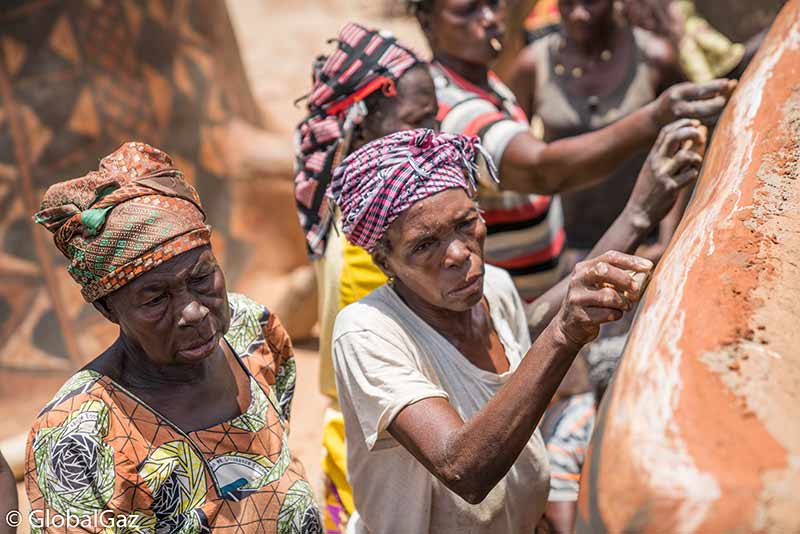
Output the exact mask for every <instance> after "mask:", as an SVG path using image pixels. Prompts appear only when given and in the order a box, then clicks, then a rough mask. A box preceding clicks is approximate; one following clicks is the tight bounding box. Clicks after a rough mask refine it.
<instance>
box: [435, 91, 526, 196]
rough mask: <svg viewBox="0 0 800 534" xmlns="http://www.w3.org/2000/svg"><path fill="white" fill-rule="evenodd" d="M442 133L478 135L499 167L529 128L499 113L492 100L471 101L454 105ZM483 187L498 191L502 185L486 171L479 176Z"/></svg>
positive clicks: (444, 121)
mask: <svg viewBox="0 0 800 534" xmlns="http://www.w3.org/2000/svg"><path fill="white" fill-rule="evenodd" d="M441 130H442V131H443V132H447V133H458V134H463V135H477V136H478V137H480V139H481V143H483V146H484V147H485V148H486V150H487V152H488V153H489V155H490V156H491V157H492V159H493V160H494V163H495V165H496V166H497V167H498V168H499V167H500V162H501V161H502V159H503V153H504V152H505V150H506V147H507V146H508V143H509V142H510V141H511V139H513V138H514V136H515V135H517V134H519V133H521V132H527V131H528V127H527V126H526V125H525V124H523V123H521V122H517V121H514V120H511V119H509V118H508V117H507V115H505V114H503V113H501V112H499V111H497V108H496V107H495V106H494V105H493V104H492V103H491V102H489V101H487V100H484V99H482V98H470V99H467V100H463V101H462V102H460V103H458V104H456V105H455V106H453V107H452V108H451V109H450V110H449V112H448V113H447V115H446V116H445V117H444V119H443V120H442V125H441ZM479 182H480V186H481V187H482V188H487V189H489V190H491V191H496V190H497V189H498V186H497V184H496V183H494V182H493V181H492V180H491V179H490V178H489V176H488V174H487V173H486V172H481V173H480V176H479Z"/></svg>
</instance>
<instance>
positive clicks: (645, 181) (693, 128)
mask: <svg viewBox="0 0 800 534" xmlns="http://www.w3.org/2000/svg"><path fill="white" fill-rule="evenodd" d="M705 146H706V129H705V127H704V126H702V125H701V124H700V122H699V121H697V120H689V119H681V120H679V121H675V122H673V123H672V124H670V125H668V126H666V127H664V128H663V129H662V130H661V132H660V133H659V135H658V139H656V143H655V145H653V148H652V149H651V150H650V154H649V155H648V156H647V161H645V164H644V166H643V167H642V170H641V171H640V172H639V177H638V178H637V179H636V185H635V186H634V188H633V192H632V193H631V196H630V199H628V204H627V206H626V207H625V212H626V214H627V215H628V216H629V217H630V218H631V222H632V223H633V224H634V226H637V227H639V228H642V229H644V230H647V231H649V230H650V229H652V228H653V227H654V226H655V225H656V224H658V222H659V221H661V219H663V218H664V217H665V216H666V215H667V213H669V211H670V210H671V209H672V206H674V205H675V201H676V200H677V198H678V194H679V193H680V191H681V189H683V188H684V187H686V186H687V185H688V184H690V183H692V182H693V181H694V180H696V179H697V176H698V175H699V173H700V167H701V166H702V164H703V154H704V153H705Z"/></svg>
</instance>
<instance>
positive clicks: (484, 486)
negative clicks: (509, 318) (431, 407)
mask: <svg viewBox="0 0 800 534" xmlns="http://www.w3.org/2000/svg"><path fill="white" fill-rule="evenodd" d="M579 350H580V346H577V345H575V344H574V343H572V342H570V341H569V340H568V339H566V338H565V337H564V336H563V335H562V334H561V333H560V332H559V330H558V328H557V326H556V325H555V324H554V323H553V324H551V325H550V326H549V327H548V328H547V329H545V331H544V332H543V333H542V335H541V336H539V337H538V338H537V339H536V341H535V342H534V344H533V345H532V346H531V348H530V350H529V351H528V354H527V355H526V356H525V358H523V360H522V363H520V365H519V367H518V369H517V371H516V372H515V373H514V375H513V376H512V377H511V378H510V379H509V381H508V382H507V383H506V384H505V385H504V386H503V387H502V388H501V389H500V391H498V393H497V394H496V395H495V396H494V397H493V398H492V399H491V400H490V401H489V402H488V403H487V404H486V406H484V407H483V408H482V409H481V410H480V411H479V412H478V413H477V414H476V415H475V416H474V417H472V418H471V419H469V420H468V421H467V422H465V423H464V424H463V425H462V426H461V427H460V428H459V429H458V430H456V431H454V432H452V433H451V434H450V436H449V439H448V440H447V441H448V443H447V444H446V445H447V447H446V450H447V451H448V452H447V454H448V459H449V461H448V462H447V464H448V465H449V466H450V468H451V469H452V472H451V473H450V478H451V479H456V480H459V479H460V480H461V481H462V482H461V483H462V485H463V486H465V487H464V488H462V490H461V491H460V492H459V493H460V494H462V496H464V498H465V499H467V500H468V501H469V502H480V501H482V500H483V498H485V496H486V495H487V494H488V493H489V491H491V489H492V488H493V487H494V486H495V485H496V484H497V483H498V482H499V481H500V479H502V478H503V477H504V476H505V474H506V473H507V472H508V470H509V469H510V468H511V466H512V465H513V464H514V462H515V461H516V460H517V458H518V457H519V455H520V453H521V452H522V450H523V448H524V447H525V445H526V444H527V443H528V440H530V437H531V434H533V432H534V430H535V429H536V427H537V425H538V424H539V420H540V419H541V418H542V415H543V414H544V411H545V409H546V408H547V406H548V404H549V403H550V399H551V398H552V397H553V395H554V394H555V392H556V389H557V388H558V384H559V383H560V382H561V379H562V378H563V377H564V375H565V374H566V372H567V370H568V369H569V367H570V365H571V364H572V361H573V360H574V359H575V356H576V355H577V354H578V351H579ZM476 473H477V474H479V476H469V474H473V475H474V474H476Z"/></svg>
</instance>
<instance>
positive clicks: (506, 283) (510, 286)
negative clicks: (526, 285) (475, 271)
mask: <svg viewBox="0 0 800 534" xmlns="http://www.w3.org/2000/svg"><path fill="white" fill-rule="evenodd" d="M484 284H485V286H486V289H485V291H488V292H491V293H492V294H493V295H504V294H509V295H513V294H514V293H515V292H516V291H517V289H516V287H515V286H514V281H513V280H512V279H511V275H510V274H508V271H506V270H505V269H501V268H500V267H495V266H494V265H489V264H486V275H485V280H484Z"/></svg>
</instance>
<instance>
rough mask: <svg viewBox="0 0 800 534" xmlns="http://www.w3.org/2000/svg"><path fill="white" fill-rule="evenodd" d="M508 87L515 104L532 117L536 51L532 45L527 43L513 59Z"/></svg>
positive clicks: (534, 95)
mask: <svg viewBox="0 0 800 534" xmlns="http://www.w3.org/2000/svg"><path fill="white" fill-rule="evenodd" d="M508 87H509V88H510V89H511V90H512V91H513V92H514V96H515V97H516V98H517V104H519V106H520V107H521V108H522V110H523V111H524V112H525V116H526V117H528V120H529V121H530V120H531V119H533V115H534V111H535V110H534V102H535V99H536V52H535V50H534V49H533V45H528V46H527V47H526V48H525V49H524V50H523V51H522V52H520V54H519V56H518V57H517V59H516V61H514V65H513V66H512V68H511V74H510V75H509V80H508Z"/></svg>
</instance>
